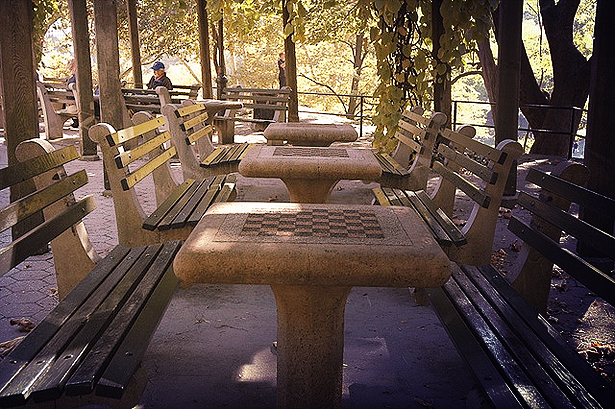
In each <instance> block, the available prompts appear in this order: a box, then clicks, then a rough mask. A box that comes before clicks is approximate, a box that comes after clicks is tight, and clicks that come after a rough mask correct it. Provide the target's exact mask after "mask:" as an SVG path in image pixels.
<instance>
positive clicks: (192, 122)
mask: <svg viewBox="0 0 615 409" xmlns="http://www.w3.org/2000/svg"><path fill="white" fill-rule="evenodd" d="M207 119H209V115H208V114H207V111H204V112H202V113H200V114H198V115H196V116H195V117H194V118H190V119H186V120H184V121H183V122H182V123H181V124H180V126H181V127H182V130H183V131H184V132H185V131H187V130H189V129H192V128H194V127H195V126H197V125H199V124H201V123H204V122H205V121H207Z"/></svg>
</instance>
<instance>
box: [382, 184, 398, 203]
mask: <svg viewBox="0 0 615 409" xmlns="http://www.w3.org/2000/svg"><path fill="white" fill-rule="evenodd" d="M381 190H382V193H383V194H384V197H385V198H386V199H385V200H386V201H387V202H388V203H389V206H401V205H402V204H401V201H400V200H399V196H398V195H396V194H395V191H394V190H393V189H391V188H390V187H384V188H382V189H381Z"/></svg>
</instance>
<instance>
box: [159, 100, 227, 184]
mask: <svg viewBox="0 0 615 409" xmlns="http://www.w3.org/2000/svg"><path fill="white" fill-rule="evenodd" d="M162 113H163V115H164V116H165V117H166V118H167V119H168V124H169V132H170V133H171V140H172V142H173V145H174V146H175V148H176V149H177V156H178V157H179V161H180V163H181V165H182V172H183V175H184V178H185V179H186V178H192V179H202V178H203V177H205V176H209V175H207V174H206V172H205V170H204V169H203V168H201V166H200V161H201V160H203V159H205V158H206V157H207V156H208V155H209V154H211V153H212V152H213V151H214V150H215V146H214V145H213V144H212V142H211V136H212V133H213V127H212V125H211V121H209V119H210V118H209V114H208V112H207V109H206V107H205V105H204V104H200V103H195V102H193V101H186V102H184V103H183V104H182V105H175V104H167V105H165V106H164V107H163V108H162Z"/></svg>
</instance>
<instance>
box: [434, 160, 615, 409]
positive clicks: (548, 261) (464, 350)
mask: <svg viewBox="0 0 615 409" xmlns="http://www.w3.org/2000/svg"><path fill="white" fill-rule="evenodd" d="M581 167H582V166H581V165H580V164H573V165H572V168H569V169H567V174H568V175H566V176H565V175H563V174H562V175H561V176H562V178H560V177H556V176H553V175H548V174H546V173H543V172H540V171H538V170H536V169H531V170H530V171H529V173H528V176H527V180H528V181H529V182H531V183H534V184H536V185H538V186H539V187H541V188H542V193H541V194H540V196H539V197H537V196H534V195H529V194H525V193H521V194H520V196H519V201H518V203H519V205H521V206H522V207H523V208H524V209H526V210H528V211H529V212H531V214H532V215H533V220H532V222H531V223H527V222H525V221H523V220H522V218H520V217H517V216H513V218H512V219H510V221H509V224H508V229H509V230H510V231H512V232H513V233H514V234H515V235H517V236H518V237H519V238H520V239H521V240H523V242H524V243H525V244H524V246H527V247H528V248H527V249H524V250H522V252H520V253H519V254H520V255H523V254H525V255H526V257H527V258H525V260H521V262H520V263H517V264H518V265H522V266H523V267H522V270H521V274H520V276H519V277H518V278H517V280H522V281H525V283H526V284H529V285H526V286H520V287H521V288H522V289H529V294H530V296H531V295H532V294H533V293H535V287H536V286H539V287H542V288H541V289H540V292H541V293H543V294H546V295H547V296H548V293H549V288H550V283H551V277H552V270H553V264H554V263H555V264H556V265H557V266H559V267H560V268H561V269H562V270H563V271H564V272H565V273H566V274H568V275H570V276H572V277H574V278H575V279H576V280H577V281H579V282H580V283H582V284H583V285H584V286H585V287H586V288H587V290H588V291H590V292H591V293H592V294H594V295H595V296H596V297H597V300H599V302H600V303H601V304H602V303H604V302H606V303H608V304H610V305H611V306H614V305H615V280H614V279H613V276H612V274H613V272H612V268H613V258H614V256H615V237H613V235H612V233H613V232H612V227H611V229H610V230H609V231H601V230H600V229H598V228H597V227H595V226H592V225H591V224H590V223H587V222H584V221H581V220H580V219H578V218H577V217H575V215H574V214H573V213H571V212H569V211H568V209H569V205H570V202H575V203H578V204H579V205H580V206H582V207H583V208H585V209H586V210H591V211H592V212H596V213H597V214H604V215H609V217H612V215H613V214H615V201H614V200H613V199H610V198H606V197H604V196H601V195H598V194H596V193H594V192H591V191H589V190H587V189H584V188H582V187H580V186H579V185H577V184H575V183H571V182H567V181H566V180H565V179H564V178H568V177H571V176H575V177H577V178H578V177H579V176H580V175H584V176H587V173H586V172H583V171H582V169H581V170H580V169H579V168H581ZM585 179H586V177H585ZM611 226H612V221H611ZM562 233H563V234H562ZM561 239H562V240H561ZM560 240H561V242H560ZM575 241H576V242H577V243H583V244H584V245H586V246H590V247H591V248H593V249H595V250H597V251H598V252H599V253H601V258H598V260H600V259H601V260H602V261H604V259H607V260H609V261H610V267H608V268H607V269H606V271H604V272H603V271H601V265H600V264H599V263H595V262H594V261H595V260H597V259H595V258H594V259H592V258H587V257H584V256H583V255H582V254H579V252H578V251H576V250H575V244H576V243H575ZM577 245H578V244H577ZM526 250H527V251H526ZM602 257H604V258H602ZM511 273H512V272H511ZM509 274H510V273H509ZM513 286H514V287H519V286H518V285H517V283H516V282H515V283H513ZM513 286H511V285H510V284H509V282H508V281H507V280H505V279H504V277H503V276H502V275H501V274H500V273H499V272H498V271H497V270H496V269H495V268H494V267H492V266H491V265H484V266H480V267H476V266H468V265H457V266H454V270H453V276H452V278H451V279H450V280H449V281H448V282H447V283H446V284H445V285H444V286H443V287H440V288H433V289H427V294H428V297H429V300H430V301H431V304H432V306H433V308H434V309H435V311H436V312H437V314H438V316H439V318H440V320H441V322H442V325H443V326H444V327H445V328H446V330H447V332H448V334H449V336H450V337H451V339H452V340H453V343H454V344H455V346H456V347H457V349H458V351H459V353H460V355H461V356H462V357H463V358H464V360H465V361H466V363H467V365H468V366H469V368H470V369H471V371H472V373H473V375H474V376H475V379H476V382H477V383H478V385H480V387H481V389H482V391H483V392H484V397H485V398H487V399H488V401H489V402H488V403H489V404H490V405H491V407H495V408H528V407H533V408H547V407H553V408H565V407H567V408H610V407H613V402H615V388H613V385H612V384H610V383H608V382H607V381H605V379H604V378H602V377H601V376H600V375H599V374H598V372H596V371H595V370H594V369H593V368H592V367H591V366H590V365H589V364H588V362H587V361H586V360H585V358H584V357H583V356H582V355H580V354H579V353H578V352H577V351H576V350H575V349H574V348H572V347H571V346H570V345H569V344H567V343H566V341H565V340H564V339H563V338H562V337H561V336H560V334H559V332H558V331H557V330H556V329H555V328H553V327H551V325H550V324H549V322H548V320H547V318H546V317H545V316H544V315H542V313H540V312H539V311H546V301H547V298H546V297H544V296H543V297H539V298H542V299H540V301H539V303H538V304H534V305H532V304H533V303H530V302H528V300H526V298H524V296H525V294H524V293H519V292H517V291H515V289H514V288H513ZM598 297H601V298H598ZM532 298H533V297H532ZM537 300H538V299H537V298H534V301H537ZM602 308H603V309H602V311H608V309H607V308H606V307H602ZM605 313H608V312H605ZM611 314H612V313H611ZM606 319H607V320H612V317H611V316H609V317H608V318H606Z"/></svg>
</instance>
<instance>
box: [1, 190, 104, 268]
mask: <svg viewBox="0 0 615 409" xmlns="http://www.w3.org/2000/svg"><path fill="white" fill-rule="evenodd" d="M95 208H96V204H95V203H94V198H93V197H92V196H86V197H84V198H83V199H81V200H80V201H78V202H77V203H74V204H72V205H71V206H70V207H67V208H66V210H64V211H63V212H62V213H61V214H59V215H58V216H57V217H55V218H53V219H52V220H49V221H46V222H44V223H42V224H40V225H38V226H37V227H35V228H33V229H32V230H30V231H29V232H28V233H26V234H24V235H23V236H21V237H19V238H18V239H16V240H14V241H13V242H12V243H11V244H9V245H7V246H5V247H3V248H2V249H0V271H1V272H2V274H4V273H5V272H6V271H8V270H10V269H11V268H13V267H15V266H16V265H18V264H19V263H21V262H22V261H24V260H25V259H26V258H28V257H29V256H30V255H31V253H32V249H33V248H39V247H38V246H40V245H41V243H49V242H50V241H51V240H52V239H54V238H55V237H56V236H57V235H59V234H60V233H62V232H63V231H65V230H67V229H69V228H70V227H72V226H73V225H74V224H76V223H78V222H79V221H80V220H81V219H82V218H83V217H84V216H85V215H87V214H88V213H90V212H91V211H92V210H94V209H95ZM0 275H1V274H0Z"/></svg>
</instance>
